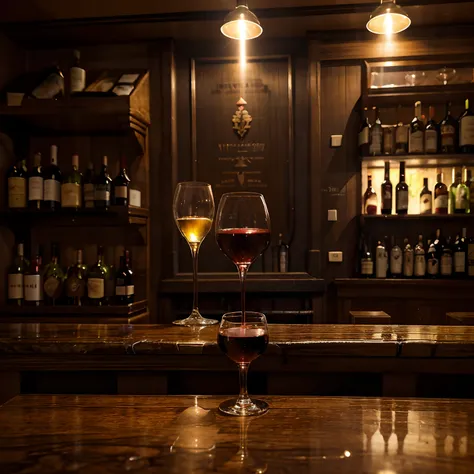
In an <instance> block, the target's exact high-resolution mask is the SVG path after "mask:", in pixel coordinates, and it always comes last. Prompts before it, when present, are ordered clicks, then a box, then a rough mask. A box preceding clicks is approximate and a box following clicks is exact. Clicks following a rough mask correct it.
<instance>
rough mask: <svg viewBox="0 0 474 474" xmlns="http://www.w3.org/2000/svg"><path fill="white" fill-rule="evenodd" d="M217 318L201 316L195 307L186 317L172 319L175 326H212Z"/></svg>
mask: <svg viewBox="0 0 474 474" xmlns="http://www.w3.org/2000/svg"><path fill="white" fill-rule="evenodd" d="M218 322H219V321H217V319H206V318H203V317H202V316H201V313H200V312H199V311H197V310H195V309H193V312H192V313H191V314H190V315H189V316H188V317H187V318H186V319H178V320H177V321H173V324H176V325H177V326H212V325H213V324H217V323H218Z"/></svg>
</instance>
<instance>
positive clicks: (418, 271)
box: [414, 235, 426, 278]
mask: <svg viewBox="0 0 474 474" xmlns="http://www.w3.org/2000/svg"><path fill="white" fill-rule="evenodd" d="M414 275H415V277H418V278H424V276H425V275H426V260H425V249H424V247H423V236H422V235H419V236H418V243H417V244H416V247H415V271H414Z"/></svg>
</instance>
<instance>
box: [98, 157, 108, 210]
mask: <svg viewBox="0 0 474 474" xmlns="http://www.w3.org/2000/svg"><path fill="white" fill-rule="evenodd" d="M111 189H112V180H111V179H110V176H109V173H108V168H107V157H106V156H104V157H103V158H102V168H101V169H100V172H99V174H98V175H97V178H96V180H95V188H94V203H95V207H97V208H99V209H108V208H109V207H110V191H111Z"/></svg>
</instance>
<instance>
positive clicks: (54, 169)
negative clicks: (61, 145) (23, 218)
mask: <svg viewBox="0 0 474 474" xmlns="http://www.w3.org/2000/svg"><path fill="white" fill-rule="evenodd" d="M61 182H62V175H61V170H60V169H59V167H58V147H57V146H56V145H51V164H50V165H49V166H48V167H47V168H46V169H45V171H44V201H43V206H44V208H45V209H49V210H56V209H59V208H60V207H61Z"/></svg>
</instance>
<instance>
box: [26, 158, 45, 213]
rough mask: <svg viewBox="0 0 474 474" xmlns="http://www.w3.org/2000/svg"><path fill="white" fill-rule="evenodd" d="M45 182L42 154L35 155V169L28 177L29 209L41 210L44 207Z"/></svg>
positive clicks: (33, 168)
mask: <svg viewBox="0 0 474 474" xmlns="http://www.w3.org/2000/svg"><path fill="white" fill-rule="evenodd" d="M43 199H44V182H43V170H42V168H41V153H35V156H34V157H33V167H32V168H31V171H30V174H29V176H28V207H29V208H30V209H35V210H39V209H41V207H42V205H43Z"/></svg>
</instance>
